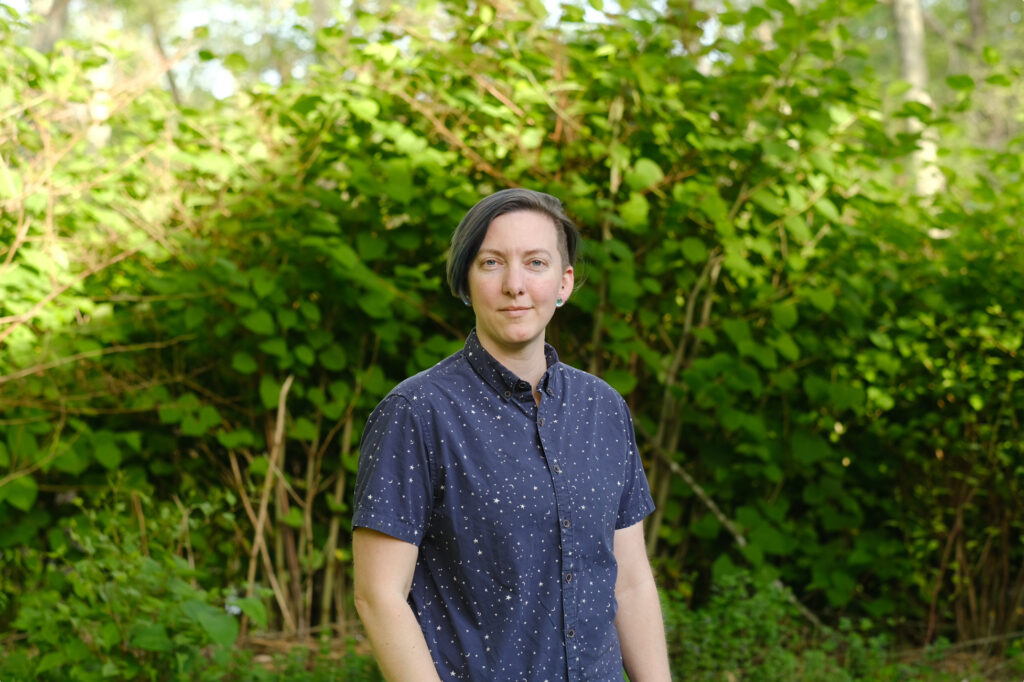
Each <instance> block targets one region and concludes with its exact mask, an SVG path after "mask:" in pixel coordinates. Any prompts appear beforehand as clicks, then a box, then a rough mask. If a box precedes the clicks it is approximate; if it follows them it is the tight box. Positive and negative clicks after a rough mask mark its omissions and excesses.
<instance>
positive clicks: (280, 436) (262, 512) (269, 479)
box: [245, 374, 296, 632]
mask: <svg viewBox="0 0 1024 682" xmlns="http://www.w3.org/2000/svg"><path fill="white" fill-rule="evenodd" d="M294 380H295V376H294V375H291V374H289V375H288V378H287V379H285V380H284V384H282V385H281V393H280V394H279V395H278V398H277V421H276V423H275V424H274V440H273V442H272V443H271V444H270V463H269V465H268V466H267V475H266V477H265V478H264V479H263V492H262V493H261V495H260V509H259V514H258V516H257V519H256V528H255V530H254V533H253V541H252V552H251V553H250V555H249V574H248V579H247V580H246V588H245V596H246V597H251V596H252V594H253V591H254V588H255V583H256V557H257V556H258V555H259V552H260V551H261V549H263V550H265V547H266V541H265V539H264V536H263V529H264V528H265V527H266V525H267V506H268V505H269V503H270V489H271V487H272V486H273V481H274V478H275V473H276V469H277V460H278V457H280V455H281V450H282V449H283V448H284V420H285V400H286V398H287V397H288V391H289V390H290V389H291V387H292V381H294ZM268 579H269V580H270V581H271V584H274V583H276V580H277V579H276V577H275V576H274V573H273V571H270V573H269V574H268ZM274 594H275V596H277V599H278V606H279V607H280V608H281V616H282V617H283V618H284V620H285V625H286V627H287V628H288V630H290V631H292V632H294V631H295V629H296V627H295V620H294V618H292V613H291V610H289V609H288V606H287V604H285V603H283V601H284V593H283V592H281V590H280V586H279V585H275V586H274Z"/></svg>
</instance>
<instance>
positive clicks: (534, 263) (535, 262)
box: [530, 258, 545, 268]
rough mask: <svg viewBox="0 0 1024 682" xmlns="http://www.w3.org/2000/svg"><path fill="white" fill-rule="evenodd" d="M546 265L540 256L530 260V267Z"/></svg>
mask: <svg viewBox="0 0 1024 682" xmlns="http://www.w3.org/2000/svg"><path fill="white" fill-rule="evenodd" d="M544 265H545V263H544V261H542V260H541V259H540V258H534V259H533V260H531V261H530V267H534V268H542V267H544Z"/></svg>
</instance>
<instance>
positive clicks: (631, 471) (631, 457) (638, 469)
mask: <svg viewBox="0 0 1024 682" xmlns="http://www.w3.org/2000/svg"><path fill="white" fill-rule="evenodd" d="M620 400H621V399H620ZM619 410H620V411H621V413H622V415H623V423H624V424H625V429H626V444H627V449H628V452H627V453H626V461H625V468H626V471H625V485H624V486H623V488H622V497H621V498H620V499H619V513H618V516H617V518H616V519H615V529H616V530H619V529H622V528H628V527H630V526H632V525H634V524H636V523H638V522H640V521H642V520H643V519H644V518H645V517H646V516H647V515H648V514H650V513H651V512H652V511H654V499H653V498H652V497H651V489H650V486H649V485H648V484H647V475H646V474H645V473H644V465H643V461H642V460H641V459H640V451H639V449H638V448H637V445H636V431H635V429H634V428H633V418H632V417H631V416H630V414H629V408H628V407H626V403H625V401H621V402H620V403H619Z"/></svg>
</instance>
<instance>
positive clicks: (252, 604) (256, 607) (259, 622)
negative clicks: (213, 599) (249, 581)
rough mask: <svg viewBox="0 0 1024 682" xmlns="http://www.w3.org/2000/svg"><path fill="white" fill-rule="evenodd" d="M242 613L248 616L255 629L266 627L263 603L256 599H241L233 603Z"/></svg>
mask: <svg viewBox="0 0 1024 682" xmlns="http://www.w3.org/2000/svg"><path fill="white" fill-rule="evenodd" d="M234 603H235V604H237V605H238V607H239V608H240V609H242V613H244V614H245V615H247V616H249V620H251V621H252V622H253V623H254V624H255V625H256V627H258V628H265V627H267V607H266V606H264V604H263V602H262V601H261V600H259V599H257V598H256V597H242V598H241V599H236V600H235V601H234Z"/></svg>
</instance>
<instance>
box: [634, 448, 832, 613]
mask: <svg viewBox="0 0 1024 682" xmlns="http://www.w3.org/2000/svg"><path fill="white" fill-rule="evenodd" d="M651 448H652V449H653V450H654V453H655V454H656V455H657V456H658V459H660V460H661V461H662V462H664V463H665V465H666V466H668V468H669V471H671V472H672V473H673V474H675V475H677V476H679V477H680V478H682V479H683V481H685V482H686V485H688V486H689V487H690V490H692V491H693V492H694V494H696V495H697V497H699V498H700V500H701V502H703V503H704V506H705V507H707V508H708V510H709V511H710V512H711V513H712V514H713V515H714V516H715V518H716V519H718V521H719V523H721V524H722V525H723V526H724V527H725V529H726V530H727V531H729V534H730V535H732V537H733V540H735V542H736V544H737V545H738V546H739V547H740V548H743V547H746V546H747V545H748V544H749V543H748V542H747V538H746V537H745V536H744V535H743V532H742V531H741V530H740V529H739V528H738V527H737V526H736V524H734V523H733V522H732V520H731V519H729V517H728V516H726V515H725V513H724V512H722V510H721V509H720V508H719V506H718V505H717V504H715V501H714V500H713V499H711V496H710V495H708V493H707V491H705V490H704V488H703V487H701V485H700V484H699V483H697V481H696V480H694V478H693V476H691V475H690V473H689V472H688V471H687V470H686V469H684V468H683V467H681V466H680V465H679V464H678V463H677V462H676V461H675V460H674V459H672V458H671V457H670V456H669V455H668V453H667V452H665V451H664V450H662V449H661V448H660V447H658V446H657V445H653V444H652V445H651ZM772 584H773V585H774V586H775V587H777V588H779V589H780V590H781V591H782V593H783V594H784V595H786V600H787V601H789V603H791V604H792V605H793V606H795V607H796V609H797V610H798V611H799V612H800V613H801V615H803V617H804V618H806V619H807V620H809V621H810V622H811V623H812V624H813V625H814V626H815V627H816V628H818V629H821V630H825V629H826V628H825V625H824V624H823V623H822V622H821V619H820V618H818V616H816V615H815V614H814V612H813V611H811V610H810V609H809V608H807V607H806V606H804V604H803V603H802V602H801V601H800V600H799V599H797V598H796V595H794V594H793V592H792V590H789V589H786V586H785V585H784V584H783V583H782V581H781V580H775V581H773V583H772Z"/></svg>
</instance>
